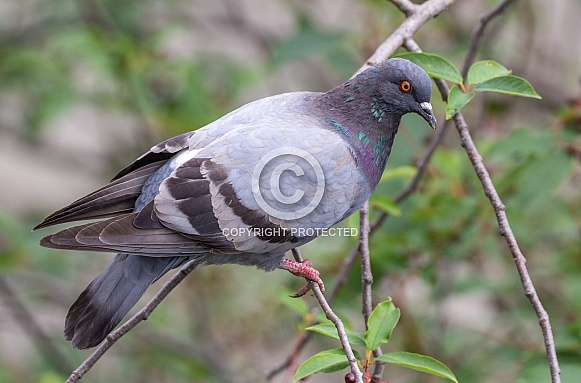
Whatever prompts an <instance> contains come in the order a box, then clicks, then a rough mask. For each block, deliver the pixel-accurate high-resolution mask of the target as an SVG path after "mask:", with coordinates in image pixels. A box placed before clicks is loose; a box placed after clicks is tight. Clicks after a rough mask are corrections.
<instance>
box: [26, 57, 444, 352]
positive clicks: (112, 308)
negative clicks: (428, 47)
mask: <svg viewBox="0 0 581 383" xmlns="http://www.w3.org/2000/svg"><path fill="white" fill-rule="evenodd" d="M431 94H432V84H431V80H430V78H429V77H428V75H427V74H426V73H425V72H424V71H423V70H422V69H421V68H420V67H418V66H417V65H415V64H413V63H411V62H410V61H407V60H405V59H401V58H394V59H390V60H387V61H385V62H382V63H379V64H377V65H375V66H372V67H370V68H369V69H367V70H365V71H363V72H362V73H360V74H359V75H358V76H356V77H355V78H353V79H351V80H349V81H347V82H345V83H344V84H342V85H340V86H338V87H336V88H334V89H332V90H330V91H328V92H326V93H318V92H292V93H285V94H280V95H277V96H272V97H267V98H264V99H261V100H257V101H254V102H251V103H249V104H246V105H244V106H242V107H240V108H239V109H236V110H234V111H233V112H231V113H229V114H227V115H225V116H224V117H222V118H220V119H218V120H216V121H214V122H212V123H210V124H208V125H206V126H204V127H203V128H200V129H198V130H196V131H192V132H189V133H184V134H181V135H179V136H176V137H173V138H170V139H168V140H166V141H163V142H161V143H160V144H158V145H155V146H154V147H152V148H151V149H150V150H149V151H148V152H146V153H145V154H143V155H142V156H141V157H139V158H138V159H137V160H135V161H134V162H133V163H132V164H130V165H129V166H127V167H126V168H124V169H123V170H121V171H120V172H119V173H118V174H117V175H116V176H115V177H114V178H113V179H112V181H111V182H110V183H109V184H107V185H105V186H104V187H102V188H101V189H99V190H97V191H95V192H93V193H91V194H89V195H87V196H85V197H83V198H81V199H79V200H77V201H75V202H73V203H71V204H70V205H69V206H66V207H65V208H63V209H61V210H58V211H57V212H55V213H53V214H51V215H50V216H48V217H47V218H46V219H45V220H44V221H43V222H42V223H40V224H39V225H38V226H37V227H36V228H35V229H38V228H43V227H46V226H50V225H54V224H60V223H64V222H71V221H78V220H84V219H95V218H102V220H99V221H93V222H91V223H87V224H83V225H80V226H75V227H72V228H69V229H65V230H62V231H60V232H57V233H55V234H52V235H49V236H46V237H45V238H43V239H42V240H41V245H42V246H45V247H50V248H56V249H68V250H71V249H72V250H90V251H104V252H116V253H118V254H117V256H116V257H115V258H114V259H113V260H112V261H111V262H110V263H109V265H108V266H107V267H106V268H105V270H104V271H103V272H102V273H101V274H99V275H98V276H97V277H96V278H95V279H94V280H93V281H92V282H91V284H90V285H89V286H88V287H87V288H86V289H85V290H84V291H83V292H82V293H81V295H80V296H79V298H78V299H77V300H76V301H75V302H74V304H73V305H72V307H71V308H70V310H69V312H68V314H67V318H66V323H65V336H66V338H67V340H70V341H71V342H72V345H73V346H74V347H76V348H81V349H84V348H89V347H93V346H96V345H98V344H99V343H100V342H101V341H102V340H103V339H104V338H105V337H106V336H107V334H108V333H109V332H110V331H111V330H112V329H113V328H114V327H115V326H116V325H117V324H118V323H119V322H120V321H121V320H122V319H123V317H124V316H125V315H126V314H127V312H128V311H129V310H130V309H131V308H132V307H133V306H134V305H135V304H136V303H137V301H138V300H139V298H140V297H141V296H142V295H143V293H144V292H145V290H146V289H147V288H148V286H149V285H151V284H152V283H153V282H155V281H156V280H157V279H159V278H160V277H161V276H163V275H164V274H165V273H167V272H168V271H170V270H171V269H174V268H176V267H179V266H180V265H183V264H184V263H186V262H188V261H189V260H193V259H195V260H197V261H199V262H200V264H206V265H210V264H227V263H230V264H239V265H247V266H256V267H257V268H259V269H264V270H266V271H270V270H274V269H276V268H282V269H286V270H289V271H291V272H293V273H294V274H296V275H301V276H305V277H306V278H308V279H311V280H315V281H316V282H319V283H320V282H321V281H320V278H319V276H318V272H316V270H314V269H313V268H312V267H310V263H307V262H306V263H304V264H300V263H298V262H295V261H291V260H288V259H284V255H285V253H286V252H287V251H289V250H290V249H292V248H294V247H298V246H301V245H303V244H305V243H307V242H309V241H311V240H313V239H314V238H316V237H317V236H318V235H321V233H323V232H324V231H325V230H330V229H329V228H331V227H332V226H333V225H335V224H336V223H338V222H339V221H341V220H343V219H344V218H346V217H348V216H349V215H351V214H352V213H354V212H355V211H356V210H357V209H359V208H360V207H361V206H362V205H363V203H364V202H365V201H366V200H367V199H368V198H369V197H370V195H371V193H372V192H373V190H374V189H375V187H376V186H377V184H378V182H379V180H380V178H381V174H382V172H383V170H384V168H385V165H386V162H387V159H388V157H389V154H390V152H391V147H392V144H393V141H394V137H395V134H396V133H397V130H398V127H399V123H400V120H401V117H402V116H403V115H404V114H406V113H417V114H419V115H420V116H422V117H423V118H424V119H425V120H426V121H427V122H428V123H429V124H430V126H431V127H432V128H433V129H435V128H436V119H435V117H434V115H433V112H432V106H431V104H430V98H431Z"/></svg>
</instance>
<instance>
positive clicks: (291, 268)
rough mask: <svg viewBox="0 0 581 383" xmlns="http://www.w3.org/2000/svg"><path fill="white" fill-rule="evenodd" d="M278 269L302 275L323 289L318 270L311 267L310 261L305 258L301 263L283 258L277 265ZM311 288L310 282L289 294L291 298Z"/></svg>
mask: <svg viewBox="0 0 581 383" xmlns="http://www.w3.org/2000/svg"><path fill="white" fill-rule="evenodd" d="M278 268H279V269H282V270H286V271H288V272H290V273H291V274H293V275H296V276H297V277H303V278H305V279H306V280H307V281H310V282H315V283H316V284H318V285H319V288H320V289H321V291H325V284H324V283H323V281H322V280H321V277H320V276H319V271H318V270H316V269H314V268H313V265H312V263H311V261H309V260H308V259H305V260H304V261H303V262H302V263H301V262H297V261H292V260H290V259H286V258H285V259H283V261H282V265H280V266H279V267H278ZM310 289H311V285H310V283H307V285H306V286H304V287H302V288H301V289H300V290H299V291H297V293H296V294H295V295H291V297H293V298H298V297H302V296H303V295H305V294H306V293H308V292H309V290H310Z"/></svg>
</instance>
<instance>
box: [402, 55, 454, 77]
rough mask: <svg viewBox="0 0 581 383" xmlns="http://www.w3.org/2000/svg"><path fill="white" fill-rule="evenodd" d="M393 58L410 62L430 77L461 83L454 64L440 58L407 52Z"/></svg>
mask: <svg viewBox="0 0 581 383" xmlns="http://www.w3.org/2000/svg"><path fill="white" fill-rule="evenodd" d="M394 57H401V58H404V59H406V60H410V61H411V62H413V63H414V64H416V65H418V66H419V67H420V68H422V69H423V70H425V71H426V73H427V74H428V75H430V77H433V78H440V79H442V80H448V81H452V82H454V83H456V84H459V83H461V82H462V75H461V74H460V72H459V71H458V69H456V67H455V66H454V64H452V63H451V62H450V61H448V60H446V59H445V58H443V57H441V56H438V55H434V54H430V53H417V52H408V53H400V54H398V55H396V56H394Z"/></svg>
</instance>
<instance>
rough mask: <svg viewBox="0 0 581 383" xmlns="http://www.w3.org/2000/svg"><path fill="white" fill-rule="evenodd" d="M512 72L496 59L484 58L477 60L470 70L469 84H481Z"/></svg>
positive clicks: (467, 79)
mask: <svg viewBox="0 0 581 383" xmlns="http://www.w3.org/2000/svg"><path fill="white" fill-rule="evenodd" d="M510 73H511V72H510V71H509V70H508V69H506V68H505V67H504V66H502V65H500V64H499V63H497V62H496V61H492V60H484V61H478V62H475V63H474V64H473V65H472V66H471V67H470V70H469V71H468V75H467V76H466V81H467V82H468V84H480V83H482V82H484V81H487V80H490V79H491V78H494V77H499V76H506V75H509V74H510Z"/></svg>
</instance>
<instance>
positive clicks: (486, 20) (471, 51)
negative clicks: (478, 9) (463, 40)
mask: <svg viewBox="0 0 581 383" xmlns="http://www.w3.org/2000/svg"><path fill="white" fill-rule="evenodd" d="M514 1H515V0H503V1H501V2H500V3H498V4H496V5H495V6H494V7H492V8H490V9H489V10H488V11H486V12H485V13H483V14H482V15H481V16H480V24H478V26H476V27H475V29H474V32H473V33H472V37H471V38H470V47H469V48H468V52H467V53H466V58H465V59H464V65H463V66H462V72H461V73H462V77H463V78H466V75H467V74H468V69H470V66H471V65H472V64H473V63H474V57H476V53H477V52H478V48H479V47H480V44H481V43H482V38H483V37H484V31H485V30H486V28H487V27H488V25H489V24H490V22H491V21H492V19H494V18H495V17H497V16H500V14H502V12H504V10H505V9H506V8H508V7H509V6H510V5H511V4H512V3H514Z"/></svg>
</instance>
